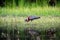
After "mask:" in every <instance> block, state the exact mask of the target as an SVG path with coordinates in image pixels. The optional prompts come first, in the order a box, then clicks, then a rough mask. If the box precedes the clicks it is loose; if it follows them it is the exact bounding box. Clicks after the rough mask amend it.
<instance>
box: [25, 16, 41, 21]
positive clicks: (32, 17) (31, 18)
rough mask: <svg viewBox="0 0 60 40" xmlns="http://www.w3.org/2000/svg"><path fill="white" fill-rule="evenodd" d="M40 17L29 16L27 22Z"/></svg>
mask: <svg viewBox="0 0 60 40" xmlns="http://www.w3.org/2000/svg"><path fill="white" fill-rule="evenodd" d="M39 18H40V17H37V16H29V17H27V19H26V20H25V21H26V22H29V21H32V20H35V19H39Z"/></svg>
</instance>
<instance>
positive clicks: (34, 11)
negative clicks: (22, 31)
mask: <svg viewBox="0 0 60 40" xmlns="http://www.w3.org/2000/svg"><path fill="white" fill-rule="evenodd" d="M0 9H1V10H0V16H6V15H9V16H30V15H37V16H60V8H59V7H30V8H29V7H14V8H9V7H7V8H0Z"/></svg>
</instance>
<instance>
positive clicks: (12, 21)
mask: <svg viewBox="0 0 60 40" xmlns="http://www.w3.org/2000/svg"><path fill="white" fill-rule="evenodd" d="M25 18H26V17H13V16H6V17H0V28H3V29H7V31H9V30H14V28H17V29H18V30H19V32H20V36H21V37H22V40H25V39H24V37H25V35H24V29H26V28H33V29H35V30H38V31H41V33H42V34H41V35H45V31H46V30H48V29H50V28H55V29H56V35H57V39H58V40H59V37H60V32H59V30H60V17H51V16H48V17H46V16H41V18H40V19H37V20H34V21H32V22H31V21H30V22H28V23H27V22H25ZM42 37H43V40H45V39H44V38H45V37H44V36H42Z"/></svg>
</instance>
